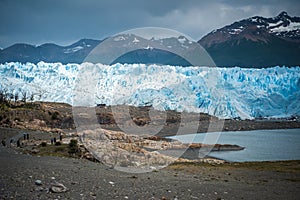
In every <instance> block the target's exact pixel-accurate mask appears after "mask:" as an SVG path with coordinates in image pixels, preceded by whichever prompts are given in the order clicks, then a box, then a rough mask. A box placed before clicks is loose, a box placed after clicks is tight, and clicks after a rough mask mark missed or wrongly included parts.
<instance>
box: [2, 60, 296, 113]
mask: <svg viewBox="0 0 300 200" xmlns="http://www.w3.org/2000/svg"><path fill="white" fill-rule="evenodd" d="M0 87H1V89H4V88H6V89H7V91H8V92H10V93H20V94H21V91H26V92H27V95H28V94H33V95H34V98H35V100H39V101H51V102H65V103H69V104H72V105H89V106H93V105H96V104H107V105H120V104H126V105H135V106H143V105H152V106H153V107H155V108H157V109H160V110H166V109H171V110H177V111H187V112H204V113H208V114H211V115H215V116H217V117H220V118H242V119H251V118H257V117H289V116H292V115H300V67H292V68H287V67H273V68H266V69H245V68H238V67H235V68H210V67H180V66H158V65H144V64H124V65H123V64H114V65H111V66H108V65H102V64H96V65H94V64H91V63H83V64H80V65H79V64H67V65H63V64H61V63H44V62H40V63H38V64H36V65H35V64H31V63H27V64H20V63H13V62H12V63H6V64H1V65H0ZM88 88H92V89H93V90H91V91H92V92H93V91H95V92H94V93H93V94H92V95H87V93H88V92H90V91H88V90H89V89H88ZM19 96H20V95H19ZM28 96H29V95H28ZM87 96H88V98H82V97H87ZM78 99H80V100H82V101H78Z"/></svg>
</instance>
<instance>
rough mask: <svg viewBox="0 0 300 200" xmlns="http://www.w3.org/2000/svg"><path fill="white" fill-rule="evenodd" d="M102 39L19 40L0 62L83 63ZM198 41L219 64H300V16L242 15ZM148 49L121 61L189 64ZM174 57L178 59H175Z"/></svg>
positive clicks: (3, 53)
mask: <svg viewBox="0 0 300 200" xmlns="http://www.w3.org/2000/svg"><path fill="white" fill-rule="evenodd" d="M178 40H179V42H178V45H182V44H180V38H178ZM102 41H103V40H94V39H81V40H79V41H77V42H75V43H73V44H70V45H68V46H60V45H57V44H54V43H45V44H42V45H39V46H34V45H30V44H25V43H17V44H14V45H12V46H10V47H7V48H5V49H1V50H0V63H5V62H21V63H25V62H32V63H38V62H40V61H44V62H61V63H63V64H67V63H82V62H83V61H84V59H85V58H86V56H87V55H88V54H89V53H90V52H91V51H92V49H94V48H95V47H96V46H97V45H98V44H100V43H101V42H102ZM133 42H134V41H133ZM198 43H199V44H201V45H202V46H203V47H204V48H205V49H206V51H207V52H208V53H209V54H210V56H211V57H212V59H213V60H214V62H215V63H216V65H217V66H219V67H233V66H240V67H255V68H261V67H270V66H276V65H285V66H297V65H299V64H300V54H299V52H300V17H291V16H289V15H288V13H287V12H284V11H283V12H281V13H280V14H279V15H277V16H275V17H272V18H265V17H261V16H254V17H250V18H247V19H242V20H240V21H236V22H233V23H232V24H230V25H226V26H224V27H222V28H219V29H216V30H213V31H211V32H210V33H208V34H207V35H205V36H204V37H202V38H201V39H200V40H199V41H198ZM176 45H177V44H175V46H176ZM145 49H146V48H144V49H141V50H140V51H139V50H137V51H136V52H132V53H131V54H127V57H124V56H123V57H122V59H121V60H118V61H122V62H127V63H132V62H130V61H131V60H132V61H135V62H136V61H139V62H141V63H143V62H144V63H145V62H146V63H148V62H149V60H150V61H151V62H152V60H151V59H158V60H159V61H161V60H168V61H170V63H168V62H164V63H162V64H170V65H172V64H173V65H180V64H182V65H183V66H186V62H185V63H183V62H182V61H181V60H180V59H179V58H176V59H174V55H172V54H171V53H169V54H168V52H162V51H159V49H148V50H149V51H147V50H145ZM150 50H151V51H150ZM159 56H161V58H159ZM174 60H176V62H174V63H173V62H172V61H174ZM154 63H155V62H154Z"/></svg>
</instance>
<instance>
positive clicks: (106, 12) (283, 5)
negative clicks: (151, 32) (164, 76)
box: [0, 0, 300, 48]
mask: <svg viewBox="0 0 300 200" xmlns="http://www.w3.org/2000/svg"><path fill="white" fill-rule="evenodd" d="M281 11H287V12H288V14H289V15H291V16H300V1H299V0H274V1H271V0H251V1H248V0H232V1H230V0H215V1H201V0H131V1H125V0H105V1H102V0H0V22H1V23H0V24H1V27H0V47H2V48H5V47H8V46H10V45H12V44H14V43H20V42H21V43H30V44H34V45H40V44H42V43H46V42H54V43H56V44H59V45H69V44H71V43H73V42H75V41H77V40H79V39H82V38H91V39H103V38H105V37H108V36H110V35H113V34H116V33H119V32H121V31H126V30H128V29H132V28H138V27H149V26H151V27H153V26H154V27H163V28H170V29H174V30H176V31H179V32H182V33H184V34H186V35H189V36H191V37H192V38H193V39H195V40H199V39H200V38H201V37H202V36H204V35H206V34H207V33H209V32H211V31H212V30H213V29H217V28H221V27H222V26H224V25H227V24H231V23H232V22H234V21H237V20H240V19H243V18H248V17H252V16H256V15H260V16H264V17H273V16H276V15H278V14H279V13H280V12H281Z"/></svg>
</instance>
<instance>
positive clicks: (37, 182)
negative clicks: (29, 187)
mask: <svg viewBox="0 0 300 200" xmlns="http://www.w3.org/2000/svg"><path fill="white" fill-rule="evenodd" d="M34 183H35V184H36V185H42V181H41V180H36V181H35V182H34Z"/></svg>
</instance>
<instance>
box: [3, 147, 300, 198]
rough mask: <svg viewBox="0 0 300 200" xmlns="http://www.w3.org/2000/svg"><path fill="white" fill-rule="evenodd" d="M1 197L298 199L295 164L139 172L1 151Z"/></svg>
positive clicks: (204, 166)
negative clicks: (133, 172)
mask: <svg viewBox="0 0 300 200" xmlns="http://www.w3.org/2000/svg"><path fill="white" fill-rule="evenodd" d="M0 163H1V165H0V174H1V176H0V199H25V200H26V199H76V200H77V199H168V200H175V199H177V200H180V199H209V200H210V199H212V200H216V199H298V197H299V195H300V192H299V186H300V185H299V183H300V172H299V166H300V163H299V161H288V162H264V163H236V164H235V163H225V164H222V165H215V164H206V163H202V164H195V163H193V164H192V163H190V164H189V163H175V164H172V165H170V166H168V167H167V168H164V169H161V170H158V171H153V172H148V173H141V174H132V173H126V172H121V171H117V170H114V169H111V168H109V167H107V166H106V165H103V164H101V163H97V162H90V161H88V160H86V159H75V158H61V157H53V156H33V155H27V154H21V153H20V152H18V151H15V150H14V149H12V148H7V147H5V148H4V147H0Z"/></svg>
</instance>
